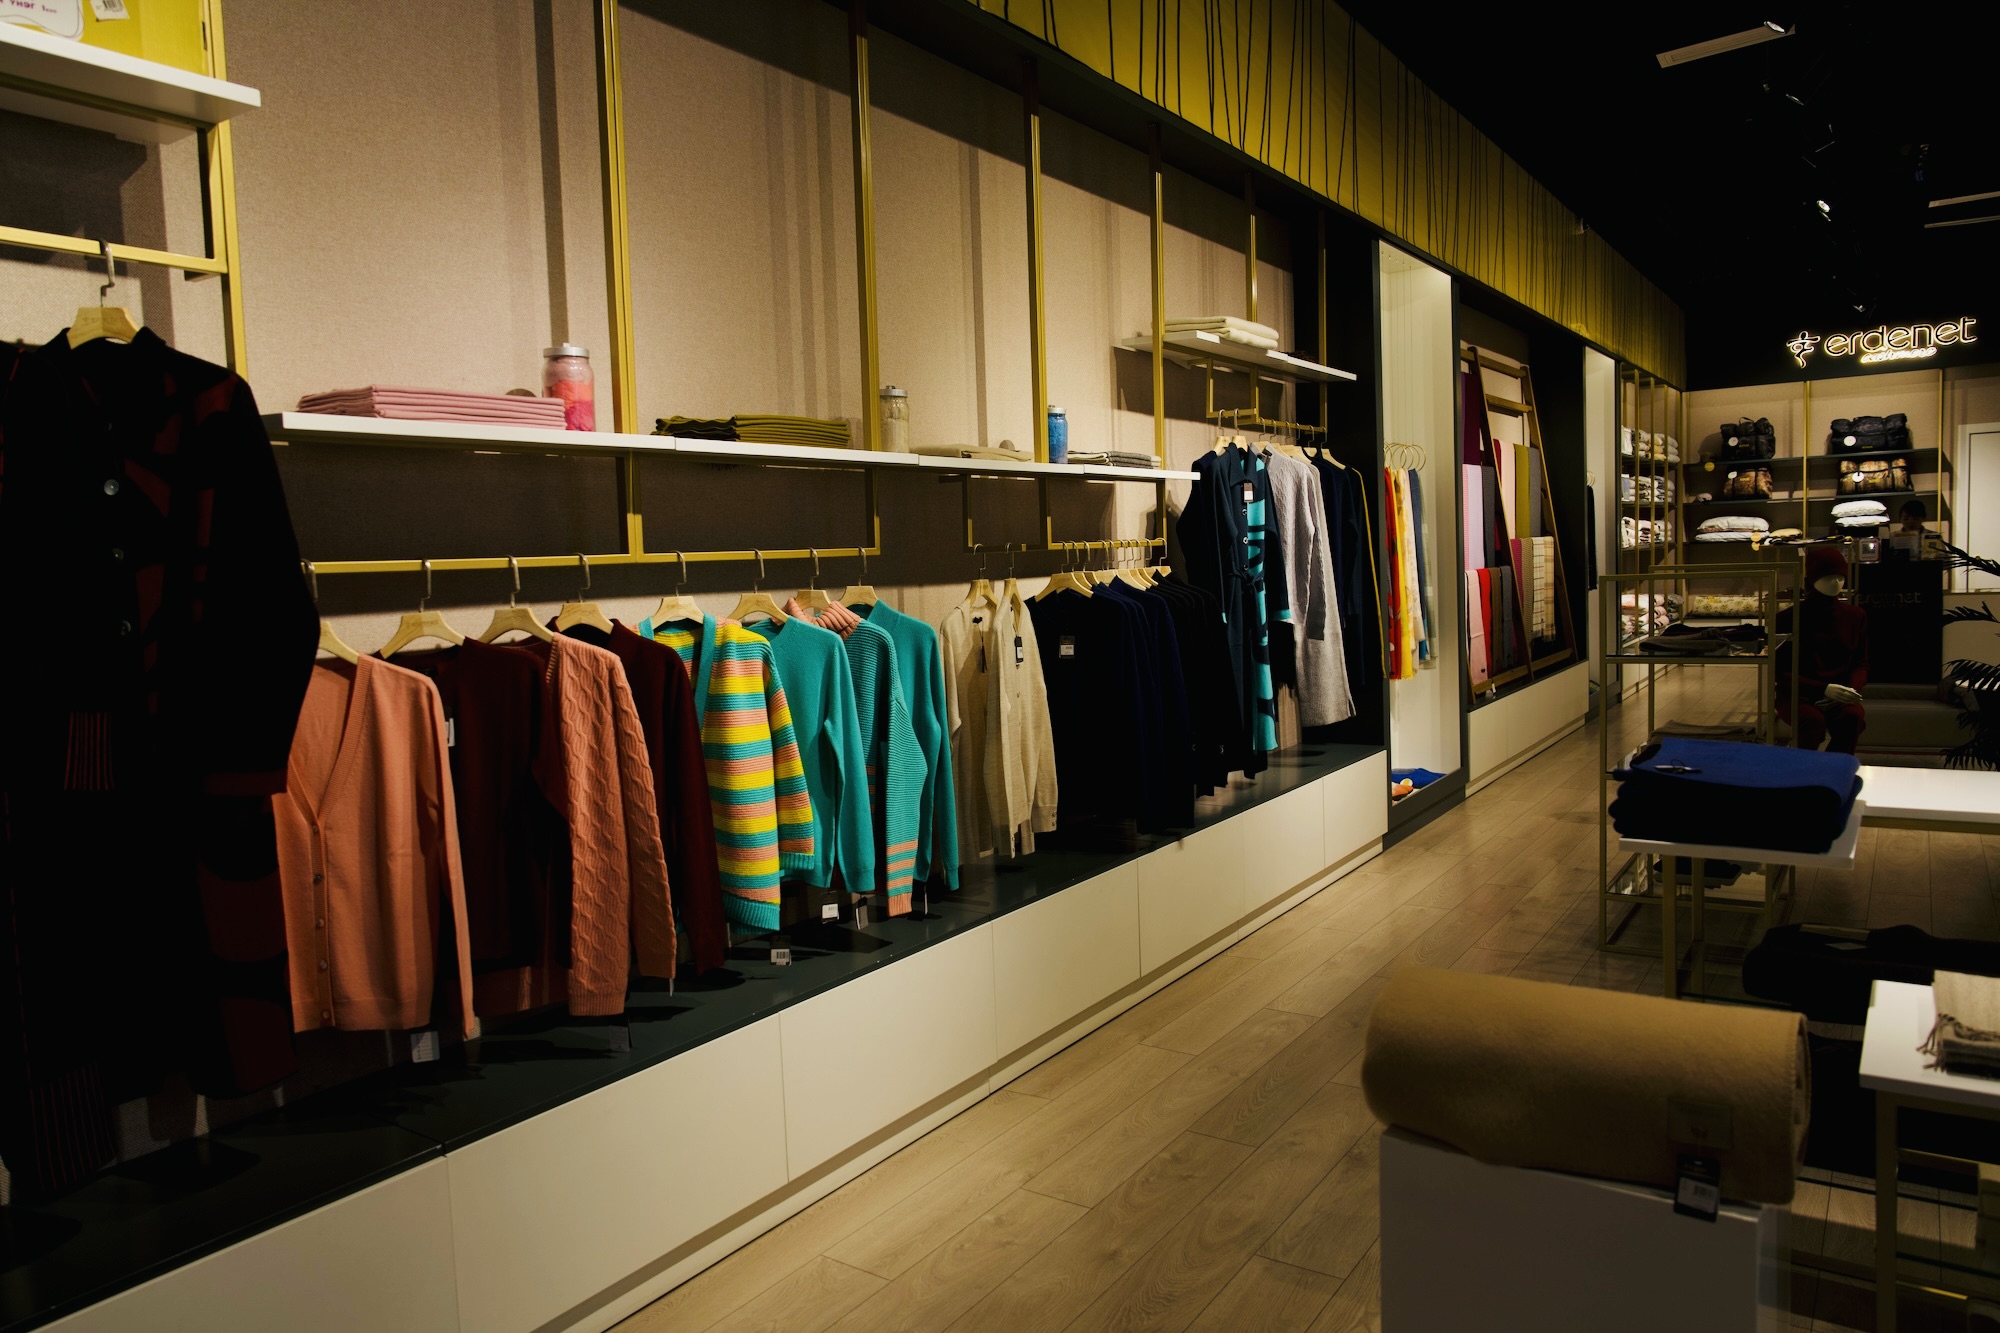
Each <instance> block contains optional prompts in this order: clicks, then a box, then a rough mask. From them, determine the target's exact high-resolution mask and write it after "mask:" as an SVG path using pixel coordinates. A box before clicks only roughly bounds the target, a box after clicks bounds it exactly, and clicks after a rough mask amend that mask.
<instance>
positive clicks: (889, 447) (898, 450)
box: [880, 384, 910, 454]
mask: <svg viewBox="0 0 2000 1333" xmlns="http://www.w3.org/2000/svg"><path fill="white" fill-rule="evenodd" d="M880 397H881V404H882V407H881V412H882V448H883V450H884V451H885V452H887V453H892V454H907V453H908V452H910V395H909V394H907V393H905V392H904V391H903V390H901V389H899V388H897V387H896V386H895V385H893V384H891V385H889V386H888V387H887V388H885V389H883V390H882V393H881V395H880Z"/></svg>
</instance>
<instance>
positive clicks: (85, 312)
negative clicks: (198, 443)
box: [69, 241, 354, 661]
mask: <svg viewBox="0 0 2000 1333" xmlns="http://www.w3.org/2000/svg"><path fill="white" fill-rule="evenodd" d="M100 244H101V245H103V247H104V278H105V282H104V285H103V286H102V287H99V288H98V289H97V304H96V305H87V306H80V307H78V309H77V312H76V318H75V319H72V320H71V321H70V322H69V345H70V346H71V347H81V346H83V345H84V344H85V343H87V342H90V341H92V340H93V339H97V338H113V339H116V340H117V341H119V342H127V343H128V342H131V341H132V340H133V339H134V338H136V337H138V336H139V325H138V322H137V321H135V320H134V319H133V318H132V312H131V311H129V310H127V309H126V308H125V307H124V306H122V305H106V304H104V298H105V297H107V296H109V295H110V294H111V289H112V288H114V287H116V286H117V285H118V263H117V261H116V260H114V259H113V258H112V257H111V242H109V241H103V242H100ZM349 651H350V652H351V651H352V649H350V650H349ZM348 660H349V661H353V660H354V659H353V658H349V659H348Z"/></svg>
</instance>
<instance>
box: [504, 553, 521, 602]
mask: <svg viewBox="0 0 2000 1333" xmlns="http://www.w3.org/2000/svg"><path fill="white" fill-rule="evenodd" d="M507 572H508V573H509V574H510V575H512V576H513V579H514V590H513V591H512V592H510V593H508V594H507V605H509V606H513V605H514V604H515V603H517V602H519V601H520V600H521V559H520V557H519V556H513V555H510V556H508V557H507Z"/></svg>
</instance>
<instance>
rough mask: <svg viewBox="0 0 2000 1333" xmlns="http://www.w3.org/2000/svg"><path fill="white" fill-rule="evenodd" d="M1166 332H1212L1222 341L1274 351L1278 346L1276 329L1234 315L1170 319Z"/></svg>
mask: <svg viewBox="0 0 2000 1333" xmlns="http://www.w3.org/2000/svg"><path fill="white" fill-rule="evenodd" d="M1167 332H1168V333H1212V334H1214V335H1215V336H1216V337H1218V338H1220V339H1222V340H1223V341H1224V342H1232V343H1242V344H1243V345H1244V346H1245V347H1261V348H1263V349H1265V350H1266V351H1275V350H1276V349H1277V346H1278V331H1277V330H1276V329H1274V328H1272V327H1271V326H1270V325H1269V324H1259V323H1257V322H1256V321H1254V320H1248V319H1238V318H1236V316H1234V315H1201V316H1198V317H1196V318H1193V319H1170V320H1168V321H1167Z"/></svg>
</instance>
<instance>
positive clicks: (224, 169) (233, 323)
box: [201, 0, 250, 377]
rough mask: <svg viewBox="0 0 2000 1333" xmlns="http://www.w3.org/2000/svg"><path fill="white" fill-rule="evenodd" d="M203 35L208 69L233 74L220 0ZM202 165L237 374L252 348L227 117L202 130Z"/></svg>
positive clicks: (226, 344) (212, 2)
mask: <svg viewBox="0 0 2000 1333" xmlns="http://www.w3.org/2000/svg"><path fill="white" fill-rule="evenodd" d="M202 25H203V34H202V35H203V38H204V41H205V44H206V45H207V47H208V72H209V74H210V75H211V76H212V77H214V78H218V79H224V78H227V77H229V75H228V61H227V58H226V56H225V53H224V50H223V45H222V0H207V4H206V6H205V12H204V13H203V15H202ZM201 148H202V158H203V165H204V168H205V170H206V173H207V176H208V180H207V187H208V230H209V236H208V253H209V254H210V255H212V256H213V257H214V258H216V259H218V260H220V261H221V263H222V320H223V328H222V344H223V348H224V356H225V358H226V361H227V364H228V366H229V368H230V369H231V370H233V371H235V372H236V373H237V374H238V375H242V376H245V377H247V376H248V375H249V373H250V350H249V343H248V336H247V333H246V330H245V326H244V321H243V256H242V253H241V251H240V249H239V248H238V245H237V226H236V148H235V141H234V140H233V139H232V138H231V135H230V129H229V122H228V121H226V120H225V121H223V122H222V123H221V124H220V125H211V126H209V127H208V128H207V129H205V130H203V131H202V134H201Z"/></svg>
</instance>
